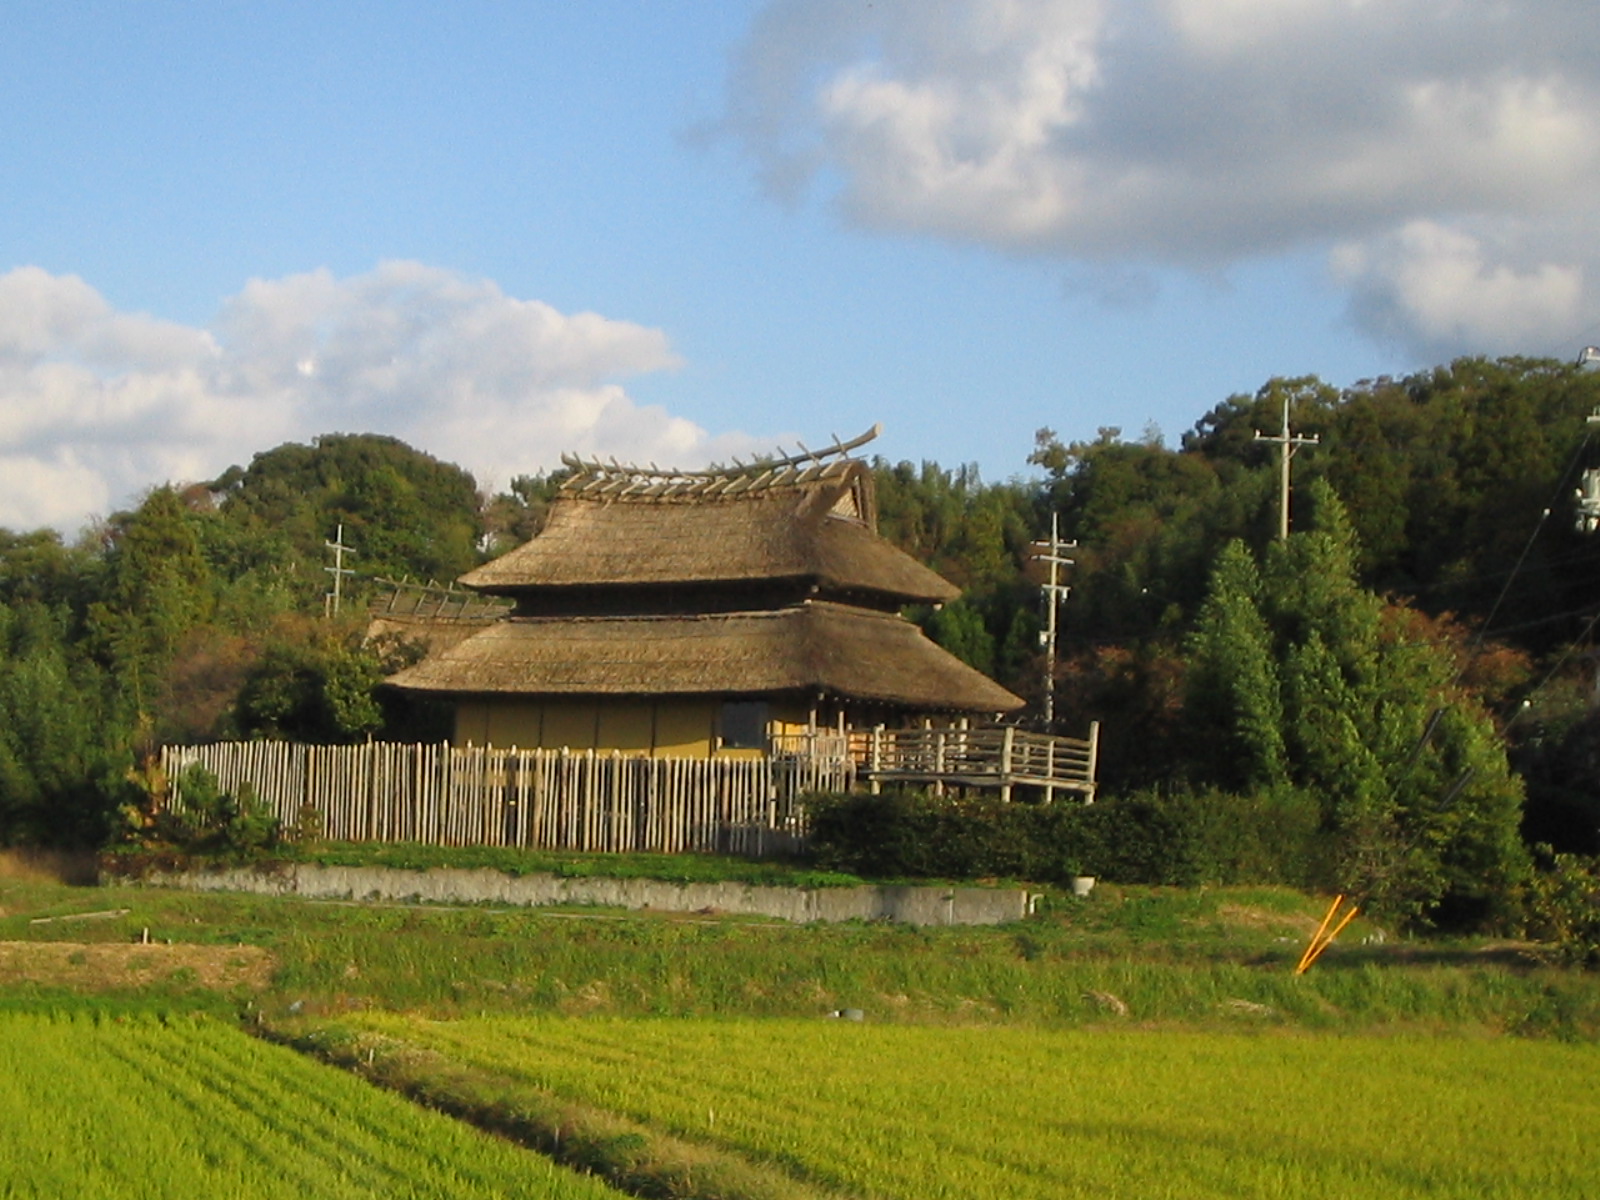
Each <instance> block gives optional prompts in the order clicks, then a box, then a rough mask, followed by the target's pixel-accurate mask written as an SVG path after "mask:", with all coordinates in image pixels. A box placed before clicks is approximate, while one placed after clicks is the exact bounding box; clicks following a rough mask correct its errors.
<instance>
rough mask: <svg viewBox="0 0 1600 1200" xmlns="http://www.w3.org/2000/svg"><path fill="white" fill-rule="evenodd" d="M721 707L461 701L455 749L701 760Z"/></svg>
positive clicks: (581, 701)
mask: <svg viewBox="0 0 1600 1200" xmlns="http://www.w3.org/2000/svg"><path fill="white" fill-rule="evenodd" d="M719 707H720V706H719V705H718V704H717V702H715V701H711V700H703V699H692V700H683V701H673V700H661V701H650V700H624V699H619V700H599V701H596V700H593V699H574V700H548V701H543V702H539V701H518V700H484V699H477V698H471V699H468V698H463V699H462V700H460V701H458V702H457V704H456V725H455V744H456V745H458V746H464V745H467V744H469V743H470V744H473V745H478V746H485V745H492V746H505V747H510V746H517V747H519V748H522V749H536V748H544V749H550V750H554V749H559V748H560V747H562V746H565V747H567V748H568V749H571V750H591V749H593V750H606V751H610V750H620V751H622V752H623V753H624V754H656V755H662V756H672V757H675V758H704V757H706V756H707V755H709V754H710V753H711V747H712V740H713V738H714V736H715V732H716V724H717V712H718V709H719ZM726 753H729V754H733V753H736V752H735V751H727V752H726Z"/></svg>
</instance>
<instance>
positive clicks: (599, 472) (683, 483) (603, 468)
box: [561, 423, 883, 500]
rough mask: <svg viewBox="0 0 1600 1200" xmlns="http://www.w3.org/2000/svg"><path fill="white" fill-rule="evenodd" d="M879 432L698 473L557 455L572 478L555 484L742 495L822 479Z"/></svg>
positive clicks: (673, 494)
mask: <svg viewBox="0 0 1600 1200" xmlns="http://www.w3.org/2000/svg"><path fill="white" fill-rule="evenodd" d="M882 432H883V425H882V424H881V423H879V424H875V425H873V427H872V428H871V429H869V430H867V431H866V432H865V433H863V434H860V435H858V436H857V437H853V438H851V439H849V440H848V441H841V440H840V438H839V435H838V434H833V435H832V437H833V442H832V444H831V445H828V446H824V447H822V448H821V449H818V450H811V449H808V448H807V447H806V445H805V443H804V442H797V443H796V444H797V445H799V447H800V453H798V454H785V453H783V447H782V446H779V447H778V452H777V453H776V454H774V455H771V456H767V455H760V456H757V457H756V458H755V459H753V460H752V461H750V462H748V463H746V462H741V461H740V460H739V458H738V457H737V456H731V457H732V459H733V462H732V465H731V466H728V465H723V464H721V463H713V464H711V465H710V466H708V467H704V468H702V469H701V470H698V471H680V470H677V469H675V468H671V467H658V466H656V464H655V463H653V462H652V463H650V464H649V465H647V466H642V467H641V466H632V465H629V464H625V463H619V462H618V461H617V460H616V459H615V458H611V459H609V460H608V461H601V459H599V458H598V457H594V458H588V459H584V458H580V457H579V456H578V455H576V454H563V455H562V456H561V463H562V465H563V466H565V467H567V468H568V469H570V470H571V471H572V475H571V476H570V477H569V478H568V479H567V480H566V481H565V482H564V483H562V485H561V490H562V491H563V492H566V493H568V494H569V495H591V496H602V495H603V496H606V497H617V496H627V495H631V496H635V497H640V498H648V499H651V500H665V499H675V498H678V497H683V496H695V495H716V494H722V493H731V494H740V495H742V494H748V493H750V492H758V491H764V490H766V489H768V488H772V487H778V486H784V485H789V486H794V485H798V484H803V483H811V482H814V481H816V480H820V479H827V478H830V477H831V476H833V475H836V474H837V473H838V472H839V471H840V468H842V467H844V466H846V465H847V464H849V463H852V462H856V461H859V460H856V459H852V458H851V457H850V452H851V451H852V450H859V449H860V448H861V447H862V446H865V445H866V444H867V443H868V442H870V441H872V440H873V439H874V438H876V437H877V436H878V435H879V434H880V433H882Z"/></svg>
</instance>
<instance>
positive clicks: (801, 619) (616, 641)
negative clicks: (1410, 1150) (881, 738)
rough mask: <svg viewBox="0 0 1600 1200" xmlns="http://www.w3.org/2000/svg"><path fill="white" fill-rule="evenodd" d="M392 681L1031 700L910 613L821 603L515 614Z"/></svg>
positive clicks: (1006, 705)
mask: <svg viewBox="0 0 1600 1200" xmlns="http://www.w3.org/2000/svg"><path fill="white" fill-rule="evenodd" d="M389 682H390V683H391V684H393V685H394V686H396V687H399V688H403V689H406V690H408V691H416V692H430V693H434V694H451V695H492V694H499V695H525V696H559V695H608V696H665V695H744V696H762V695H778V694H784V693H805V694H813V695H814V694H818V693H822V694H825V695H830V696H838V697H844V698H848V699H855V700H863V701H874V702H879V703H884V704H892V705H897V706H903V707H906V708H913V709H919V710H926V711H946V712H971V713H998V712H1010V711H1012V710H1014V709H1016V708H1020V707H1021V706H1022V700H1021V699H1020V698H1018V697H1017V696H1015V695H1013V694H1012V693H1011V692H1009V691H1007V690H1006V689H1005V688H1003V687H1001V686H1000V685H999V684H997V683H995V682H994V681H993V680H991V679H989V678H988V677H987V676H985V675H983V674H981V673H979V672H978V671H975V670H973V669H972V668H971V667H969V666H967V665H966V664H965V663H963V662H962V661H961V660H960V659H957V658H955V657H954V656H952V655H951V654H949V653H947V652H946V651H944V650H942V649H941V648H940V647H938V646H936V645H935V644H934V643H933V642H931V641H929V640H928V639H927V638H926V637H924V636H923V633H922V631H921V630H920V629H918V628H917V627H916V626H915V625H913V624H911V623H910V622H909V621H906V620H905V619H904V618H902V617H899V616H895V615H892V614H885V613H879V612H873V611H870V610H867V609H861V608H855V607H852V606H849V605H842V604H831V603H822V602H814V603H810V604H801V605H796V606H794V607H790V608H781V609H776V610H773V611H765V612H745V613H720V614H711V615H696V616H621V617H513V618H509V619H507V620H504V621H500V622H497V623H495V624H494V625H491V626H489V627H488V628H487V629H484V630H483V631H482V632H480V633H477V634H475V635H473V636H472V637H470V638H467V639H466V640H464V641H462V642H460V643H458V644H456V645H454V646H451V647H449V648H446V649H442V650H441V651H440V652H439V653H438V654H435V655H430V656H429V657H428V658H426V659H424V660H423V661H422V662H420V663H418V664H417V665H416V666H414V667H411V668H408V669H407V670H404V671H401V672H400V673H399V674H397V675H394V676H391V677H390V679H389Z"/></svg>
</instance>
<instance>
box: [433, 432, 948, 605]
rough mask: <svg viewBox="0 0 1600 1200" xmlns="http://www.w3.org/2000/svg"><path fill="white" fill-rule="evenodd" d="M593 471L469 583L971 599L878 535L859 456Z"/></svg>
mask: <svg viewBox="0 0 1600 1200" xmlns="http://www.w3.org/2000/svg"><path fill="white" fill-rule="evenodd" d="M585 470H586V471H587V473H584V472H580V473H579V474H577V475H575V476H574V477H573V478H572V479H571V480H569V481H568V485H567V487H566V488H565V489H564V491H563V493H562V494H561V495H560V496H559V497H558V498H557V500H556V502H555V503H554V505H553V506H552V507H551V510H550V516H549V520H548V522H547V523H546V525H545V528H544V531H543V532H542V533H540V534H539V535H538V536H537V537H535V538H534V539H533V540H532V541H530V542H528V543H526V544H525V545H523V546H519V547H518V548H517V549H515V550H513V551H511V552H510V553H509V554H505V555H503V556H501V557H500V558H497V559H495V560H494V561H493V562H490V563H486V564H484V565H483V566H481V567H479V568H477V569H476V570H473V571H469V572H468V573H467V574H466V575H463V576H462V577H461V582H462V583H464V584H466V585H468V586H469V587H473V588H477V589H478V590H480V591H485V592H494V593H500V594H503V595H515V594H517V593H519V592H525V591H527V590H529V589H533V588H596V587H616V586H632V587H641V586H644V587H656V588H659V587H663V586H671V585H674V584H693V585H702V586H704V585H715V584H746V585H747V584H756V583H768V582H776V581H792V582H796V583H800V582H804V583H811V584H815V585H817V586H818V587H819V588H820V589H822V590H823V591H824V592H825V593H827V594H831V595H857V596H859V595H876V596H880V597H885V598H887V599H889V600H891V601H892V602H894V603H897V604H912V603H943V602H946V601H949V600H954V599H955V598H956V597H957V596H958V595H959V594H960V593H959V591H958V590H957V589H956V588H955V587H954V586H953V585H952V584H950V583H949V582H948V581H947V580H945V579H943V578H941V577H940V576H939V575H937V574H935V573H934V572H933V571H930V570H929V569H928V568H927V567H924V566H923V565H922V564H921V563H918V562H917V561H916V560H915V559H913V558H911V557H910V556H908V555H906V554H905V553H903V552H902V551H900V550H899V549H897V548H895V547H894V546H892V545H890V544H889V543H888V542H886V541H884V540H883V539H882V538H880V537H879V536H878V535H877V533H876V531H875V526H876V517H877V514H876V511H875V508H874V498H873V488H872V472H871V470H870V468H869V467H868V466H867V465H866V464H865V463H863V462H861V461H859V460H854V459H840V460H836V461H832V462H827V463H814V464H810V465H805V464H794V463H778V464H769V465H765V466H763V465H760V464H758V465H757V466H755V467H750V468H744V469H742V470H741V471H737V472H733V471H730V472H725V473H723V474H722V475H713V474H711V473H701V474H698V475H693V476H680V475H676V474H674V475H671V476H669V477H667V478H663V479H656V477H655V476H652V475H651V474H650V473H649V472H642V473H640V472H636V471H634V470H633V469H631V468H617V469H615V470H609V469H606V470H602V469H601V468H598V467H595V468H593V469H592V470H591V469H588V468H586V469H585ZM652 480H655V482H654V483H652V482H651V481H652Z"/></svg>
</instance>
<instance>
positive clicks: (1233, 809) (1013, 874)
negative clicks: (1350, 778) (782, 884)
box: [809, 791, 1326, 886]
mask: <svg viewBox="0 0 1600 1200" xmlns="http://www.w3.org/2000/svg"><path fill="white" fill-rule="evenodd" d="M809 809H810V819H811V836H810V845H811V851H812V854H813V855H814V857H815V860H816V865H817V866H818V867H821V868H824V869H827V870H835V871H848V872H850V873H852V874H855V875H862V876H867V877H870V878H879V879H883V878H890V879H984V878H1003V879H1026V880H1031V881H1033V882H1035V883H1057V884H1065V883H1067V882H1068V881H1069V880H1070V879H1071V878H1072V877H1073V876H1075V875H1094V876H1098V877H1100V878H1102V879H1106V880H1109V881H1111V882H1115V883H1136V884H1169V885H1177V886H1194V885H1196V884H1202V883H1209V884H1234V883H1287V884H1293V885H1297V886H1307V885H1313V884H1318V883H1320V882H1322V878H1321V876H1322V873H1323V863H1324V860H1325V859H1326V854H1325V852H1324V844H1323V838H1322V835H1321V834H1320V832H1319V829H1318V824H1319V816H1318V806H1317V804H1316V801H1315V799H1314V798H1313V797H1310V796H1308V795H1306V794H1304V793H1300V792H1293V791H1288V792H1283V793H1274V794H1269V795H1263V796H1235V795H1231V794H1229V793H1226V792H1216V791H1207V792H1199V793H1190V792H1177V793H1172V794H1160V793H1157V792H1140V793H1136V794H1134V795H1131V796H1127V797H1121V798H1113V799H1107V800H1102V801H1100V802H1099V803H1097V804H1092V805H1085V804H1081V803H1078V802H1076V801H1058V802H1056V803H1054V804H1028V803H1020V802H1014V803H1010V804H1006V803H1002V802H1001V801H999V800H998V799H993V798H981V799H951V798H944V797H936V796H930V795H927V794H925V793H920V792H902V791H894V792H885V793H883V794H882V795H877V796H873V795H867V794H864V793H852V794H849V795H838V794H830V795H820V796H815V797H812V798H811V800H810V802H809Z"/></svg>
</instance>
